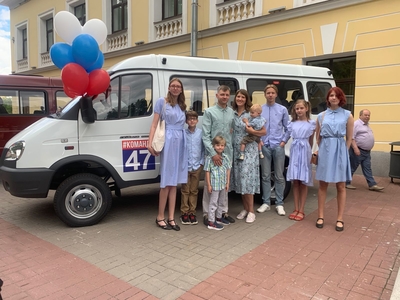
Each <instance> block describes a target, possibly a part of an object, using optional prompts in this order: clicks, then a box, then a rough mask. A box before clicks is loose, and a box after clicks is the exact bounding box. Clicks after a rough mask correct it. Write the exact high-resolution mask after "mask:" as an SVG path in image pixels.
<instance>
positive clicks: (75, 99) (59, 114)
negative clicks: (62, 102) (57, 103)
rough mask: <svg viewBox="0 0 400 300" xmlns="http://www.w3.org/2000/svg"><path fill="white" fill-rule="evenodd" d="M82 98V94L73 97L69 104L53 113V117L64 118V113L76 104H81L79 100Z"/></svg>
mask: <svg viewBox="0 0 400 300" xmlns="http://www.w3.org/2000/svg"><path fill="white" fill-rule="evenodd" d="M81 98H82V96H78V97H76V98H74V99H72V100H71V101H70V102H68V104H67V105H66V106H65V107H64V108H61V107H58V108H57V112H56V113H55V114H53V115H52V117H53V118H54V117H55V118H59V119H62V116H63V115H65V114H66V113H67V112H69V111H70V110H71V109H72V108H73V107H75V105H77V104H79V100H80V99H81Z"/></svg>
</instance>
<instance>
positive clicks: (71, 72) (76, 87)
mask: <svg viewBox="0 0 400 300" xmlns="http://www.w3.org/2000/svg"><path fill="white" fill-rule="evenodd" d="M61 80H62V82H63V84H64V91H65V90H68V91H69V92H70V93H71V94H74V95H76V96H80V95H83V94H85V92H86V89H87V87H88V84H89V75H88V74H87V72H86V70H85V69H84V68H83V67H81V66H80V65H78V64H76V63H69V64H67V65H65V66H64V68H62V70H61ZM66 94H67V92H66ZM67 95H68V94H67Z"/></svg>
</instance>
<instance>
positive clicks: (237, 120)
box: [229, 89, 267, 223]
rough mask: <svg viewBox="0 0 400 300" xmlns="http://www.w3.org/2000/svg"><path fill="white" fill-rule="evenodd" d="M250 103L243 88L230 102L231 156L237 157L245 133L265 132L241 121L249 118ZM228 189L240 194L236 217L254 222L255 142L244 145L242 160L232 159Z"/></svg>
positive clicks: (257, 186) (257, 181) (256, 184)
mask: <svg viewBox="0 0 400 300" xmlns="http://www.w3.org/2000/svg"><path fill="white" fill-rule="evenodd" d="M251 105H252V103H251V101H250V96H249V93H248V92H247V91H246V90H243V89H241V90H238V91H237V92H236V94H235V100H234V101H233V104H232V108H233V110H234V111H235V117H234V119H233V145H232V146H233V157H239V155H240V143H241V141H242V139H243V137H244V136H245V135H247V134H254V135H257V136H260V137H261V136H263V135H265V134H266V133H267V131H266V129H265V127H263V128H262V129H261V130H258V131H257V130H254V129H253V128H251V127H246V124H245V123H244V122H243V118H247V119H249V118H250V113H249V110H250V107H251ZM229 191H235V192H236V193H238V194H241V195H242V201H243V210H242V211H241V212H240V213H239V214H238V215H237V217H236V218H238V219H239V220H242V219H244V218H246V222H247V223H252V222H254V221H255V219H256V215H255V214H254V194H255V193H258V194H259V193H260V171H259V155H258V144H257V142H252V143H249V144H247V145H246V148H245V155H244V160H238V159H234V160H233V165H232V170H231V182H230V188H229Z"/></svg>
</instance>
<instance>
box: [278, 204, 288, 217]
mask: <svg viewBox="0 0 400 300" xmlns="http://www.w3.org/2000/svg"><path fill="white" fill-rule="evenodd" d="M275 209H276V212H277V213H278V215H280V216H284V215H285V214H286V213H285V210H284V209H283V206H282V205H278V206H277V207H275Z"/></svg>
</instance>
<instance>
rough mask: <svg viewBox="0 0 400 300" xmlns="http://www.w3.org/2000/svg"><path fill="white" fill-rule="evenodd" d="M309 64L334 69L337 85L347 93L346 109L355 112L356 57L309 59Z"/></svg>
mask: <svg viewBox="0 0 400 300" xmlns="http://www.w3.org/2000/svg"><path fill="white" fill-rule="evenodd" d="M307 65H310V66H318V67H326V68H329V69H330V70H331V71H332V74H333V78H335V82H336V86H338V87H340V88H341V89H342V90H343V91H344V93H345V95H346V100H347V104H346V107H345V108H346V109H348V110H350V111H351V112H352V113H353V114H354V92H355V82H356V57H355V56H350V57H340V58H331V59H323V60H316V61H309V62H307Z"/></svg>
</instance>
